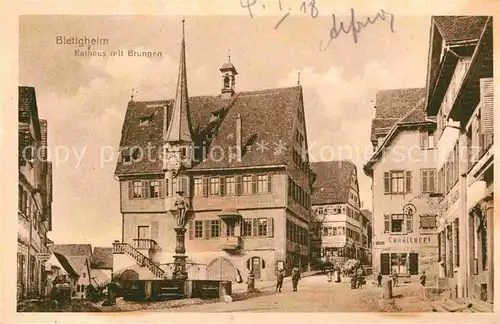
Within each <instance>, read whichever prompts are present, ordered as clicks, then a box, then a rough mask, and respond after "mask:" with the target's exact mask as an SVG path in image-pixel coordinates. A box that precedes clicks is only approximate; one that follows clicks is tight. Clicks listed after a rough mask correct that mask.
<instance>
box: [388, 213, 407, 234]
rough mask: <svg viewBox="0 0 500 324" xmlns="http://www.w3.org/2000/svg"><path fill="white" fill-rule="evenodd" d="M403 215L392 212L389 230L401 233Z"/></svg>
mask: <svg viewBox="0 0 500 324" xmlns="http://www.w3.org/2000/svg"><path fill="white" fill-rule="evenodd" d="M404 220H405V219H404V215H402V214H393V215H392V216H391V232H392V233H402V232H403V225H404Z"/></svg>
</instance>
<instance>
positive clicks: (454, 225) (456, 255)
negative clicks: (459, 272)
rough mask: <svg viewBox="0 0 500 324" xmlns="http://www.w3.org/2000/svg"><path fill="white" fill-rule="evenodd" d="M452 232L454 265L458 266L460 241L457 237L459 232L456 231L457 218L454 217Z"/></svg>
mask: <svg viewBox="0 0 500 324" xmlns="http://www.w3.org/2000/svg"><path fill="white" fill-rule="evenodd" d="M453 227H454V228H453V229H454V231H453V234H454V235H455V237H454V240H453V249H454V251H455V265H456V266H457V267H459V266H460V243H459V241H458V239H459V232H458V228H459V227H458V219H455V221H453Z"/></svg>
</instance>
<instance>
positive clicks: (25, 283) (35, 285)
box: [17, 87, 52, 300]
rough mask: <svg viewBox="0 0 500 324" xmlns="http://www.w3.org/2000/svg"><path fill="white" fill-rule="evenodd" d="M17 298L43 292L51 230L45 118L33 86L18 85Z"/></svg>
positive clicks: (34, 296)
mask: <svg viewBox="0 0 500 324" xmlns="http://www.w3.org/2000/svg"><path fill="white" fill-rule="evenodd" d="M18 121H19V128H18V135H19V184H18V194H19V196H18V201H19V203H18V230H17V298H18V300H20V299H24V298H36V297H40V296H41V295H43V294H44V292H45V289H44V287H45V285H46V283H45V282H46V277H45V270H44V266H43V264H44V262H45V261H46V259H47V257H48V256H49V255H48V253H47V252H48V250H47V243H48V238H47V233H48V232H49V231H50V230H51V229H52V211H51V204H52V164H51V162H48V161H47V150H46V148H47V121H45V120H42V119H39V117H38V106H37V101H36V94H35V89H34V88H33V87H19V119H18Z"/></svg>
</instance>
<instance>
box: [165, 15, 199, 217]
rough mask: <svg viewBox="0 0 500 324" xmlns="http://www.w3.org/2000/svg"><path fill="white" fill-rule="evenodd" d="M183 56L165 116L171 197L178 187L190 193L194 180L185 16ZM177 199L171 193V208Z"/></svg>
mask: <svg viewBox="0 0 500 324" xmlns="http://www.w3.org/2000/svg"><path fill="white" fill-rule="evenodd" d="M180 56H181V58H180V63H179V76H178V79H177V88H176V93H175V98H174V102H173V107H172V112H171V115H170V121H168V120H167V116H168V114H167V109H168V107H165V112H164V117H163V118H164V120H163V153H164V154H163V171H165V177H166V180H167V184H168V192H170V193H172V194H171V195H170V196H171V197H172V196H174V197H175V194H176V193H177V192H178V191H182V192H183V193H182V194H183V196H184V197H188V196H189V183H190V181H189V178H188V175H186V174H184V173H183V170H186V169H189V168H191V166H192V161H193V148H194V141H193V133H192V128H191V120H190V112H189V97H188V89H187V75H186V45H185V41H184V20H183V21H182V41H181V55H180ZM169 200H172V201H169ZM174 200H175V199H169V197H167V202H166V207H167V211H169V210H174V209H175V207H174V203H175V201H174Z"/></svg>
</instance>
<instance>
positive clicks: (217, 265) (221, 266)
mask: <svg viewBox="0 0 500 324" xmlns="http://www.w3.org/2000/svg"><path fill="white" fill-rule="evenodd" d="M236 273H237V272H236V268H235V267H234V265H233V264H232V263H231V262H230V261H229V260H227V259H225V258H222V257H220V258H217V259H215V260H213V261H212V262H210V264H209V265H208V266H207V276H208V279H209V280H228V281H236Z"/></svg>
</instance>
